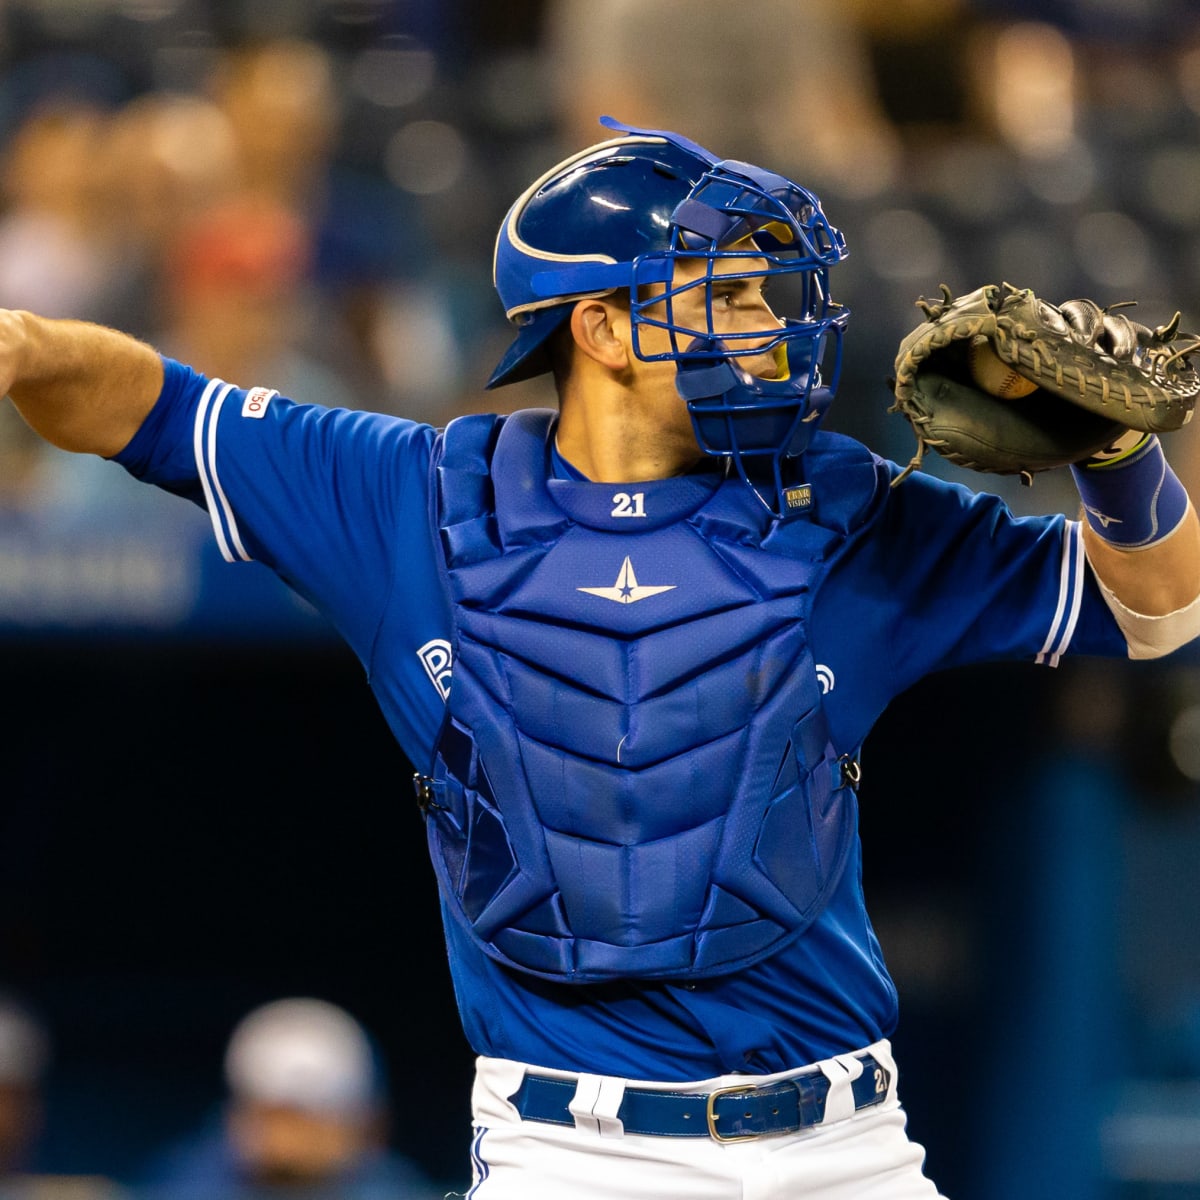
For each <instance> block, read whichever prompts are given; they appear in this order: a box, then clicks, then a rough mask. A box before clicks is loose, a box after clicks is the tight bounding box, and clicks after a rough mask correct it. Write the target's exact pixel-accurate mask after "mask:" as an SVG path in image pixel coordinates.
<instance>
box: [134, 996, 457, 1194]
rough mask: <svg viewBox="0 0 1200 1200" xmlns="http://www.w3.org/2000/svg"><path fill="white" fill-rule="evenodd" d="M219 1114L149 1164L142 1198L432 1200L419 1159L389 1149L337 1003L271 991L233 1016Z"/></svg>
mask: <svg viewBox="0 0 1200 1200" xmlns="http://www.w3.org/2000/svg"><path fill="white" fill-rule="evenodd" d="M224 1066H225V1072H224V1073H225V1081H226V1085H227V1089H228V1096H227V1100H226V1102H225V1105H224V1107H223V1109H222V1111H221V1113H220V1114H219V1116H218V1117H217V1118H216V1119H215V1120H214V1121H213V1122H212V1123H211V1124H210V1125H209V1126H207V1127H206V1128H204V1129H203V1130H201V1131H200V1132H199V1133H198V1134H196V1135H195V1136H194V1137H192V1138H189V1139H186V1140H185V1141H183V1142H181V1143H180V1144H178V1145H177V1146H175V1147H173V1148H171V1149H169V1150H168V1151H167V1152H166V1153H165V1154H164V1155H163V1156H162V1157H161V1158H160V1159H159V1161H158V1162H157V1163H155V1164H154V1165H153V1166H152V1168H151V1169H150V1171H149V1172H148V1173H147V1177H146V1184H145V1187H144V1189H142V1191H141V1192H140V1193H139V1194H142V1195H144V1196H145V1197H146V1200H258V1198H261V1200H282V1198H284V1197H289V1198H295V1200H300V1198H311V1200H433V1198H434V1197H440V1196H441V1195H442V1194H443V1191H442V1189H440V1188H436V1187H435V1186H434V1185H433V1183H432V1182H431V1181H430V1180H429V1179H428V1178H427V1177H426V1176H425V1174H424V1172H423V1171H422V1170H421V1168H420V1167H419V1166H417V1164H416V1163H414V1162H412V1161H410V1160H409V1159H407V1158H405V1157H403V1156H402V1155H399V1154H397V1153H394V1152H392V1151H390V1150H389V1149H388V1148H387V1127H388V1116H389V1100H388V1096H387V1094H386V1089H385V1086H384V1082H383V1078H382V1072H381V1068H380V1065H379V1060H378V1054H377V1051H376V1049H375V1047H374V1046H373V1045H372V1042H371V1039H370V1038H369V1036H368V1035H367V1033H366V1031H365V1030H364V1029H363V1027H362V1026H361V1025H360V1024H359V1022H358V1021H356V1020H355V1019H354V1018H353V1017H352V1016H351V1015H350V1014H349V1013H347V1012H346V1011H345V1010H343V1009H341V1008H339V1007H337V1006H336V1005H333V1004H330V1003H328V1002H326V1001H324V1000H317V999H310V998H306V997H297V998H289V999H283V1000H277V1001H274V1002H272V1003H270V1004H266V1005H263V1006H262V1007H260V1008H257V1009H255V1010H254V1011H253V1012H251V1013H249V1014H248V1015H247V1016H246V1017H244V1018H243V1019H242V1021H241V1022H240V1023H239V1024H238V1026H237V1027H236V1029H235V1030H234V1032H233V1035H232V1037H231V1038H230V1040H229V1044H228V1047H227V1049H226V1054H225V1064H224Z"/></svg>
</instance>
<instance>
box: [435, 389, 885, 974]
mask: <svg viewBox="0 0 1200 1200" xmlns="http://www.w3.org/2000/svg"><path fill="white" fill-rule="evenodd" d="M552 420H553V415H552V414H551V413H548V412H526V413H519V414H517V415H516V416H513V417H509V418H507V419H506V418H503V417H501V418H496V417H491V416H470V417H464V418H460V419H459V420H457V421H454V422H452V423H451V424H450V425H449V427H448V428H447V430H446V431H445V433H444V434H443V436H442V438H441V440H440V444H439V447H438V449H437V451H435V455H434V464H435V465H434V471H435V479H434V487H433V492H434V504H435V508H436V512H435V517H434V519H435V520H436V522H437V527H438V530H439V533H440V540H441V547H442V553H443V556H444V560H445V566H446V571H447V580H448V586H449V590H450V595H451V599H452V601H453V606H454V620H455V639H454V663H453V683H452V686H451V689H450V701H449V711H448V716H447V721H446V723H445V725H444V727H443V732H442V736H441V738H440V741H439V745H438V749H437V754H436V759H435V766H434V772H433V778H432V784H431V786H428V787H427V791H426V796H427V804H426V813H427V829H428V835H429V845H430V851H431V854H432V857H433V862H434V866H435V868H436V870H437V873H438V876H439V880H440V883H441V887H442V890H443V894H444V896H445V898H446V900H447V901H448V903H449V906H450V908H451V910H452V911H453V912H454V913H455V915H456V916H457V918H458V919H459V920H461V921H462V922H463V923H464V924H465V926H466V927H467V929H468V930H470V931H471V933H472V934H473V936H474V937H475V938H476V939H477V941H478V942H479V943H480V944H481V945H482V946H483V947H484V949H485V950H486V951H487V952H488V953H489V954H491V955H492V956H493V957H495V958H496V959H498V960H500V961H501V962H503V963H506V964H507V965H509V966H512V967H516V968H518V969H520V970H523V971H526V972H530V973H533V974H535V975H540V976H545V977H549V978H553V979H560V980H567V981H574V982H590V981H600V980H605V979H613V978H616V977H629V976H634V977H644V978H671V979H680V980H682V979H687V978H701V977H705V976H710V975H717V974H722V973H724V972H728V971H731V970H733V969H735V968H737V967H740V966H743V965H745V964H748V963H751V962H754V961H756V960H758V959H760V958H762V957H764V956H766V955H767V954H770V953H771V952H772V951H774V950H777V949H779V948H780V947H781V946H782V945H784V944H785V943H786V942H788V941H790V940H791V939H792V938H794V937H796V936H797V935H798V934H800V933H801V932H802V931H803V930H804V929H805V927H806V926H807V925H808V924H809V923H810V922H811V921H812V920H813V919H814V918H815V917H816V916H817V915H818V914H819V913H820V911H821V910H822V908H823V907H824V905H825V903H826V900H827V897H828V895H829V893H830V891H831V890H832V889H833V887H834V886H835V885H836V884H837V882H838V880H839V878H840V876H841V873H842V871H843V869H844V868H845V864H846V861H847V857H848V854H849V850H850V848H851V845H852V843H853V840H854V837H855V831H856V803H855V797H854V794H853V791H852V790H851V789H850V788H849V787H847V786H846V785H845V781H844V779H843V778H842V775H843V771H842V766H841V763H839V761H838V755H837V752H836V751H835V750H834V748H833V747H832V746H831V745H830V742H829V736H828V730H827V727H826V722H825V718H824V714H823V710H822V707H821V693H820V688H819V686H818V681H817V677H816V672H815V669H814V664H813V660H812V655H811V653H810V651H809V647H808V636H807V623H808V614H809V609H810V604H811V599H812V596H813V594H814V592H815V591H816V588H817V587H818V585H819V583H820V581H821V579H822V577H823V575H824V573H825V572H826V571H827V570H828V566H829V563H830V562H831V561H832V559H833V557H834V556H835V555H836V554H837V553H838V551H839V550H840V548H841V547H842V546H843V545H844V544H845V542H846V540H847V539H846V535H845V534H844V533H843V532H840V531H838V530H837V529H831V528H823V527H822V526H820V525H817V524H815V523H814V522H812V521H810V520H808V519H804V518H800V519H796V520H793V521H791V522H789V523H787V524H786V525H782V526H775V527H773V526H772V525H771V524H770V523H769V521H768V520H767V514H766V513H765V512H764V511H763V510H762V509H761V506H760V505H758V502H757V501H756V499H755V498H754V496H753V495H752V494H751V492H750V490H749V489H748V488H747V487H745V485H744V484H742V483H741V482H740V481H736V480H735V481H732V482H725V483H722V484H720V485H719V486H718V484H717V483H716V481H715V478H714V477H713V476H712V475H705V476H687V477H681V478H677V479H670V480H663V481H657V482H650V483H645V484H642V483H638V484H629V485H621V484H612V485H598V484H594V483H578V482H574V481H568V480H559V479H549V478H548V477H547V474H548V472H547V462H548V445H549V442H548V439H549V437H550V436H551V431H552ZM851 445H852V444H851ZM859 453H860V454H864V453H865V452H863V451H861V450H859ZM867 474H868V473H866V472H862V471H859V472H858V473H857V475H856V478H858V479H865V478H866V476H867ZM871 478H872V479H873V478H874V476H873V475H872V476H871ZM872 486H874V485H873V484H872ZM850 507H853V505H848V506H847V511H849V508H850ZM858 507H860V508H861V496H860V497H859V498H858Z"/></svg>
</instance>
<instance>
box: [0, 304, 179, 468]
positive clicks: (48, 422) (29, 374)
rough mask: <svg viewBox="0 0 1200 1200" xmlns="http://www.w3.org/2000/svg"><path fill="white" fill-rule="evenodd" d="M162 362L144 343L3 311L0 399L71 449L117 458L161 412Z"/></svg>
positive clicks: (0, 312)
mask: <svg viewBox="0 0 1200 1200" xmlns="http://www.w3.org/2000/svg"><path fill="white" fill-rule="evenodd" d="M162 381H163V368H162V360H161V359H160V358H159V356H158V354H157V352H156V351H155V350H153V349H152V348H151V347H150V346H147V345H146V344H145V343H143V342H139V341H137V340H136V339H135V338H132V337H129V336H128V335H126V334H123V333H118V332H117V331H116V330H112V329H106V328H104V327H103V326H100V325H91V324H88V323H87V322H85V321H60V320H51V319H48V318H45V317H38V316H35V315H34V314H33V313H28V312H18V311H13V310H8V309H0V395H3V394H5V393H7V395H8V396H9V397H10V398H11V400H12V402H13V403H14V404H15V405H16V407H17V410H18V411H19V412H20V413H21V415H22V416H23V417H24V418H25V420H26V421H27V422H28V423H29V425H30V427H31V428H32V429H33V430H34V431H35V432H36V433H38V434H40V435H41V436H42V437H44V438H45V439H46V440H47V441H48V442H51V443H53V444H54V445H55V446H58V447H60V448H61V449H63V450H74V451H78V452H81V453H89V454H99V455H103V456H104V457H106V458H107V457H111V456H112V455H114V454H116V453H117V452H118V451H120V450H123V449H124V448H125V446H126V445H127V444H128V443H129V441H130V439H131V438H132V437H133V435H134V434H135V433H136V432H137V431H138V428H139V427H140V426H141V424H142V421H144V420H145V418H146V415H147V413H149V412H150V410H151V408H153V407H154V402H155V401H156V400H157V398H158V394H159V391H160V390H161V388H162Z"/></svg>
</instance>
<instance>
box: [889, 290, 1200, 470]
mask: <svg viewBox="0 0 1200 1200" xmlns="http://www.w3.org/2000/svg"><path fill="white" fill-rule="evenodd" d="M917 306H918V307H919V308H920V309H921V310H922V311H923V312H924V313H925V317H926V319H925V320H924V321H922V322H921V324H920V325H918V326H917V327H916V328H915V329H913V330H912V332H911V333H909V334H908V336H907V337H905V338H904V339H903V341H901V343H900V349H899V352H898V353H897V356H896V365H895V372H896V374H895V379H894V381H891V382H892V390H893V392H894V394H895V398H896V400H895V403H894V404H893V405H892V407H891V409H889V411H890V412H899V413H901V414H902V415H903V416H904V417H905V418H907V420H908V421H909V423H910V424H911V425H912V428H913V431H914V432H915V433H916V436H917V452H916V454H915V455H914V457H913V459H912V461H911V462H910V463H909V464H908V466H907V467H906V468H905V469H904V471H903V472H902V473H901V474H900V476H899V478H897V480H896V482H897V483H899V482H900V480H901V479H903V478H905V477H906V476H907V475H908V474H909V473H910V472H911V471H914V470H915V469H916V468H917V467H919V466H920V465H921V460H922V458H923V457H924V455H925V451H926V449H927V448H929V447H932V448H933V449H934V450H936V451H937V452H938V453H939V454H941V455H942V456H943V457H945V458H947V459H949V460H950V461H951V462H954V463H957V464H958V465H959V466H963V467H968V468H970V469H972V470H975V471H984V472H991V473H993V474H999V475H1020V476H1021V478H1022V481H1023V482H1025V483H1032V482H1033V478H1032V477H1033V475H1034V474H1035V473H1036V472H1038V471H1046V470H1049V469H1050V468H1052V467H1061V466H1066V465H1067V464H1069V463H1073V462H1079V461H1080V460H1082V459H1086V458H1089V457H1091V456H1092V455H1093V454H1095V453H1097V452H1098V451H1100V450H1102V449H1104V447H1106V446H1108V445H1109V444H1111V443H1112V442H1113V441H1115V440H1116V439H1117V438H1118V437H1120V436H1121V435H1122V434H1123V433H1124V432H1125V431H1126V430H1127V429H1140V430H1143V431H1146V432H1150V433H1165V432H1168V431H1171V430H1175V429H1178V428H1179V427H1180V426H1181V425H1183V424H1185V423H1186V422H1187V421H1188V420H1190V419H1191V416H1192V409H1193V407H1194V405H1195V403H1196V398H1197V396H1198V395H1200V375H1198V374H1197V372H1196V371H1195V369H1194V368H1193V367H1192V366H1191V364H1190V363H1189V361H1188V355H1190V354H1192V353H1194V352H1196V351H1197V350H1200V338H1198V337H1195V336H1191V335H1184V336H1183V337H1180V336H1179V314H1178V313H1176V314H1175V316H1174V317H1173V318H1172V320H1171V321H1169V322H1168V323H1167V324H1166V325H1160V326H1159V327H1158V328H1156V329H1150V328H1148V327H1147V326H1145V325H1139V324H1137V323H1136V322H1135V321H1131V320H1130V319H1129V318H1128V317H1127V316H1126V315H1125V314H1124V313H1121V312H1116V311H1114V310H1115V309H1117V308H1123V307H1125V305H1111V306H1109V307H1108V308H1101V307H1100V305H1098V304H1096V303H1095V302H1094V301H1091V300H1068V301H1066V302H1065V303H1063V304H1061V305H1057V306H1056V305H1053V304H1048V303H1046V301H1044V300H1039V299H1038V298H1037V297H1036V296H1035V295H1034V294H1033V293H1032V292H1031V291H1030V290H1028V289H1027V288H1026V289H1023V288H1015V287H1013V286H1012V285H1011V284H1007V283H1005V284H1000V285H998V286H997V285H995V284H988V285H986V286H984V287H981V288H978V289H976V290H975V291H973V292H969V293H967V294H966V295H963V296H958V297H955V296H954V295H953V293H952V292H951V291H950V289H949V288H948V287H947V286H946V285H945V284H942V299H941V300H936V301H927V300H925V299H924V297H922V298H921V299H920V300H918V301H917ZM989 352H990V353H989ZM997 360H998V361H997ZM1014 385H1015V386H1014Z"/></svg>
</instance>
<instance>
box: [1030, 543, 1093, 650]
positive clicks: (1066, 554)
mask: <svg viewBox="0 0 1200 1200" xmlns="http://www.w3.org/2000/svg"><path fill="white" fill-rule="evenodd" d="M1083 570H1084V554H1083V536H1082V526H1081V525H1080V523H1079V522H1078V521H1068V522H1067V523H1066V525H1065V526H1064V529H1063V547H1062V565H1061V568H1060V571H1059V578H1058V604H1057V606H1056V607H1055V609H1054V619H1053V620H1052V621H1051V622H1050V628H1049V630H1048V631H1047V634H1046V641H1045V642H1044V643H1043V645H1042V648H1041V650H1040V651H1039V652H1038V655H1037V658H1036V659H1035V661H1036V662H1039V663H1046V664H1047V665H1048V666H1051V667H1056V666H1058V660H1059V659H1060V658H1061V657H1062V655H1063V654H1065V653H1066V650H1067V647H1068V646H1069V645H1070V644H1071V638H1072V637H1073V636H1074V634H1075V627H1076V625H1077V624H1078V623H1079V610H1080V608H1081V607H1082V605H1083ZM1064 616H1065V620H1064Z"/></svg>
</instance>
